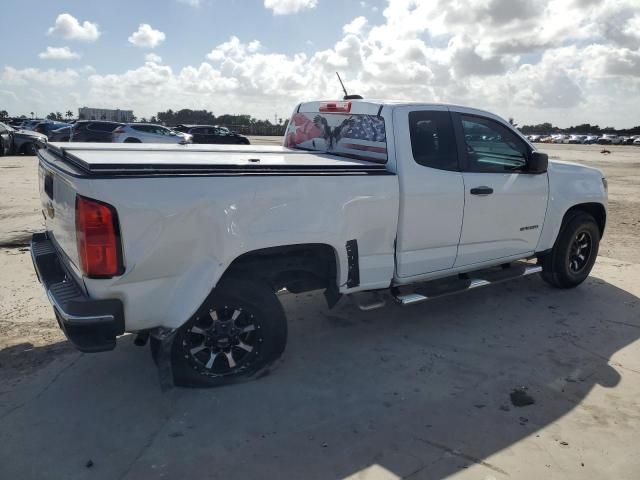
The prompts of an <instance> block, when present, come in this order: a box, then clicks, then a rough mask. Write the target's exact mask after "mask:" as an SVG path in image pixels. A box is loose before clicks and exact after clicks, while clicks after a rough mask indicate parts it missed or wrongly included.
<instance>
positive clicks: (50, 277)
mask: <svg viewBox="0 0 640 480" xmlns="http://www.w3.org/2000/svg"><path fill="white" fill-rule="evenodd" d="M31 258H32V260H33V265H34V268H35V270H36V274H37V276H38V280H40V282H41V283H42V285H43V286H44V288H45V290H46V291H47V296H48V297H49V301H50V302H51V304H52V306H53V310H54V312H55V315H56V319H57V320H58V325H59V326H60V328H61V329H62V331H63V332H64V334H65V335H66V337H67V338H68V339H69V341H70V342H71V343H72V344H73V345H74V346H75V347H76V348H77V349H78V350H80V351H81V352H87V353H94V352H104V351H108V350H113V349H114V348H115V346H116V337H117V336H118V335H122V334H123V333H124V308H123V305H122V302H121V301H120V300H118V299H105V300H95V299H91V298H89V296H87V295H86V294H85V293H84V292H83V291H82V289H81V288H80V286H79V285H78V284H77V283H76V281H75V280H74V279H73V278H72V277H71V276H69V275H68V274H67V273H66V272H65V270H64V268H63V266H62V264H61V263H60V258H59V256H58V252H57V250H56V248H55V246H54V244H53V242H52V241H51V240H50V239H49V237H48V235H47V234H46V233H36V234H34V235H33V237H32V239H31Z"/></svg>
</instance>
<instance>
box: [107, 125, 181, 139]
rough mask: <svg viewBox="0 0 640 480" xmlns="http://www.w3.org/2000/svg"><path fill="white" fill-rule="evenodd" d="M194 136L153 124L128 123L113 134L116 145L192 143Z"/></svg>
mask: <svg viewBox="0 0 640 480" xmlns="http://www.w3.org/2000/svg"><path fill="white" fill-rule="evenodd" d="M191 140H192V136H191V135H189V134H187V133H182V132H176V131H175V130H172V129H170V128H167V127H163V126H162V125H155V124H153V123H127V124H126V125H121V126H119V127H118V128H117V129H115V130H114V131H113V133H112V141H113V142H114V143H191Z"/></svg>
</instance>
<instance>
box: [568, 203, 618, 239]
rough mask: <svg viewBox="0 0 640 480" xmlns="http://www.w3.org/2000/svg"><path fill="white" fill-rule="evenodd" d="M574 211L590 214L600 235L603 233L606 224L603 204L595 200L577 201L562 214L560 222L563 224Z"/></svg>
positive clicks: (605, 211) (605, 212)
mask: <svg viewBox="0 0 640 480" xmlns="http://www.w3.org/2000/svg"><path fill="white" fill-rule="evenodd" d="M576 212H586V213H588V214H590V215H591V216H592V217H593V218H594V219H595V220H596V223H597V224H598V228H599V230H600V237H601V238H602V236H603V235H604V229H605V226H606V224H607V210H606V209H605V208H604V205H602V204H601V203H597V202H589V203H579V204H577V205H573V206H572V207H571V208H569V209H568V210H567V211H566V212H565V214H564V216H563V217H562V224H561V225H565V224H566V222H567V219H568V218H570V217H571V216H572V215H573V214H574V213H576Z"/></svg>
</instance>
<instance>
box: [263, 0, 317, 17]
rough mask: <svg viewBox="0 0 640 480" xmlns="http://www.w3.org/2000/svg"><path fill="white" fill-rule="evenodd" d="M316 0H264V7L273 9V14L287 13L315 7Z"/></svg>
mask: <svg viewBox="0 0 640 480" xmlns="http://www.w3.org/2000/svg"><path fill="white" fill-rule="evenodd" d="M316 5H318V0H264V6H265V8H268V9H271V10H273V14H274V15H289V14H291V13H298V12H299V11H301V10H308V9H311V8H316Z"/></svg>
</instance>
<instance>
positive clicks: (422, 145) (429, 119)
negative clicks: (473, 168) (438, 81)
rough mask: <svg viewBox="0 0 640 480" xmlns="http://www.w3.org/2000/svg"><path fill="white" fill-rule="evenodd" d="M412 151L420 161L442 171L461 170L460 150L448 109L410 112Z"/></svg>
mask: <svg viewBox="0 0 640 480" xmlns="http://www.w3.org/2000/svg"><path fill="white" fill-rule="evenodd" d="M409 134H410V136H411V151H412V153H413V159H414V160H415V161H416V163H419V164H420V165H423V166H425V167H430V168H437V169H439V170H450V171H458V170H459V169H460V167H459V164H458V149H457V147H456V136H455V131H454V129H453V121H452V119H451V114H450V113H449V111H448V110H419V111H414V112H410V113H409Z"/></svg>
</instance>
